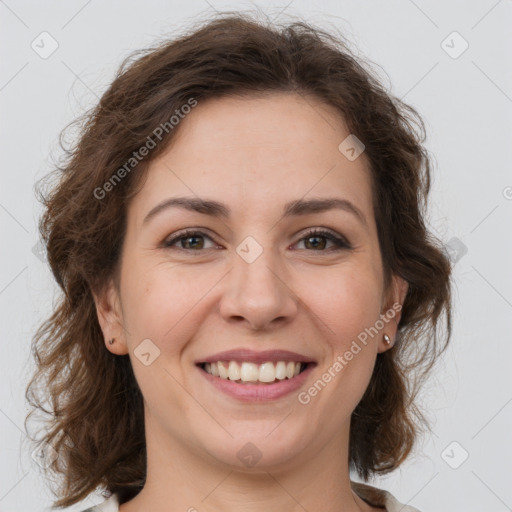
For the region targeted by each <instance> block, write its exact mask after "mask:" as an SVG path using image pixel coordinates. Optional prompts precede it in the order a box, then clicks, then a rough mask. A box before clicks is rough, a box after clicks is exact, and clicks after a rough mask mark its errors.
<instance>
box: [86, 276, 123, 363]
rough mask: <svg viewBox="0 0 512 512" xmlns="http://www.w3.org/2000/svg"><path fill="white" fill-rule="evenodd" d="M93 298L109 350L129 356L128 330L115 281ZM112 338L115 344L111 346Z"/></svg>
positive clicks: (110, 281) (111, 281)
mask: <svg viewBox="0 0 512 512" xmlns="http://www.w3.org/2000/svg"><path fill="white" fill-rule="evenodd" d="M93 298H94V303H95V306H96V314H97V316H98V322H99V324H100V327H101V330H102V332H103V338H104V340H105V345H106V347H107V349H108V350H109V351H110V352H112V353H113V354H117V355H125V354H128V344H127V343H126V329H125V327H124V321H123V311H122V308H121V302H120V299H119V291H118V290H117V288H116V286H115V284H114V282H113V280H112V279H111V280H109V282H108V284H107V285H106V286H105V287H104V288H103V290H102V291H101V292H100V293H99V295H96V294H95V293H93ZM112 338H114V342H113V343H112V345H111V344H110V343H109V340H110V339H112Z"/></svg>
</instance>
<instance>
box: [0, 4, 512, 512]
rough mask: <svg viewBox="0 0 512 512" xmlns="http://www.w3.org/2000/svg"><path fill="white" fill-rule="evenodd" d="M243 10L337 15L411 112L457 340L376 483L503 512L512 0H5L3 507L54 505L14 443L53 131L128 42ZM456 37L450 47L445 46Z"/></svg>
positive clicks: (46, 283)
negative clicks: (418, 416)
mask: <svg viewBox="0 0 512 512" xmlns="http://www.w3.org/2000/svg"><path fill="white" fill-rule="evenodd" d="M255 5H257V6H258V7H260V9H261V10H263V11H264V12H265V13H266V14H268V15H269V16H270V17H271V18H278V19H279V20H281V21H286V19H287V17H288V19H289V17H290V16H293V15H297V16H300V17H304V18H306V19H307V20H309V21H311V22H313V23H317V24H318V25H321V26H324V27H325V28H327V29H328V28H329V25H328V23H333V24H335V25H336V26H337V27H340V28H341V29H342V30H343V32H344V33H345V34H346V35H347V37H348V38H349V39H350V40H351V41H353V43H354V44H355V45H356V47H357V50H356V51H359V52H360V54H361V55H363V56H366V57H368V58H369V59H371V60H372V61H373V62H375V63H377V64H378V65H380V66H381V67H382V70H380V71H379V70H378V72H379V74H380V76H381V77H382V79H383V80H384V81H385V82H386V83H389V82H387V80H388V77H389V81H390V84H391V91H392V92H393V93H394V94H396V95H397V96H399V97H401V98H405V100H406V101H407V102H409V103H410V104H411V105H413V106H414V107H416V108H417V109H418V110H419V112H420V114H422V115H423V116H424V118H425V120H426V122H427V127H428V136H429V138H428V142H427V146H428V148H429V150H430V151H431V152H432V153H433V155H434V156H435V164H436V166H435V169H434V174H435V182H434V190H433V193H432V203H431V215H430V219H429V222H430V224H431V226H432V229H433V231H434V233H435V234H436V235H437V236H438V237H440V238H441V239H442V240H443V241H444V243H446V244H447V246H448V247H452V248H455V247H459V249H456V251H455V253H453V254H455V256H456V257H458V258H460V259H458V261H457V262H456V264H455V270H454V279H455V289H454V306H455V310H456V311H455V316H454V333H453V339H452V344H451V347H450V349H449V350H448V351H447V353H446V355H445V358H444V360H443V362H442V364H441V365H440V366H439V367H438V369H437V370H436V372H435V373H434V374H433V376H432V378H431V379H430V381H429V383H428V385H427V386H425V387H424V389H423V393H422V401H423V403H424V404H425V407H426V409H427V413H428V415H429V417H430V418H431V419H432V421H433V423H434V434H433V435H428V436H426V437H425V438H424V439H423V440H422V441H420V443H419V444H418V446H417V449H416V451H415V453H414V454H413V455H412V456H411V457H410V458H409V460H408V461H407V463H405V464H404V465H403V467H402V468H401V469H400V470H398V471H396V472H394V473H393V474H391V475H389V476H387V477H386V478H379V479H375V480H374V481H373V482H371V483H373V484H374V485H376V486H379V487H383V488H385V489H389V490H390V491H391V492H392V493H394V494H395V495H396V496H397V498H398V499H399V500H400V501H403V502H404V503H409V504H411V505H413V506H415V507H417V508H419V509H420V510H421V511H422V512H448V511H449V512H455V511H464V512H473V511H474V512H477V511H478V512H481V511H483V510H485V511H486V512H502V511H506V510H512V486H511V485H510V484H511V483H512V481H511V480H512V479H511V476H512V464H511V460H512V439H511V431H512V429H511V425H512V386H511V376H510V375H511V372H510V366H511V357H512V348H511V347H512V344H511V335H510V333H511V328H512V321H511V313H512V276H511V273H510V266H509V264H510V261H511V256H512V242H511V230H510V227H511V220H512V173H511V168H510V162H511V156H512V154H511V153H512V144H511V131H510V130H511V126H512V123H511V121H512V68H511V66H510V62H511V45H512V42H511V41H512V38H511V36H510V27H511V26H512V1H511V0H501V1H496V0H485V1H484V0H482V1H462V0H461V1H454V0H451V1H440V0H439V1H435V2H432V1H431V2H427V1H422V0H415V1H412V0H393V1H387V2H381V1H359V2H358V1H348V0H342V1H340V0H336V1H334V0H333V1H323V2H317V3H316V4H315V5H314V6H312V5H311V3H310V2H306V1H305V0H292V1H291V2H290V0H286V1H284V2H270V1H269V2H263V1H262V2H256V3H254V4H249V3H247V2H238V3H232V2H231V3H229V2H222V1H220V0H208V2H207V1H206V0H190V1H188V2H186V3H181V2H177V1H168V0H167V1H156V0H153V1H145V2H134V1H123V2H121V1H110V2H99V1H97V0H92V1H91V0H89V1H86V0H79V1H75V0H73V1H66V2H64V1H60V2H56V1H45V2H36V1H15V0H5V1H3V0H0V41H1V45H0V47H1V60H0V62H1V66H0V108H1V112H0V115H1V123H0V130H1V133H0V144H1V153H0V154H1V157H2V158H1V165H0V172H1V188H0V236H1V265H0V315H1V320H0V333H1V347H2V357H1V358H0V464H1V466H0V512H18V511H19V512H21V511H23V512H27V511H41V510H45V511H46V510H50V509H49V505H50V503H51V495H50V493H49V491H48V490H47V489H46V487H45V482H44V480H43V478H42V477H41V475H40V472H39V471H38V469H39V468H38V466H37V464H36V463H35V462H34V460H33V459H32V458H31V454H30V453H26V450H24V449H22V445H21V443H22V440H23V438H24V436H25V434H24V430H23V420H24V418H25V414H26V405H25V400H24V390H25V385H26V382H27V378H28V376H29V375H30V374H31V371H32V369H33V367H32V364H33V363H32V360H31V356H30V341H31V337H32V335H33V333H34V331H35V329H36V327H37V326H38V325H39V323H40V322H41V321H42V320H44V319H46V318H47V317H48V316H49V315H50V312H51V308H52V300H53V296H54V293H55V291H56V286H55V285H54V283H53V281H52V278H51V276H50V273H49V270H48V269H47V267H46V266H45V263H44V261H43V260H42V259H40V258H38V257H37V255H36V254H35V253H34V251H33V248H34V245H35V244H36V243H37V241H38V233H37V220H38V217H39V215H40V212H41V210H40V205H39V204H38V203H37V201H36V200H35V197H34V192H33V185H34V182H35V180H37V179H39V178H41V177H42V176H43V175H44V174H46V173H47V172H48V171H49V170H50V166H51V156H52V155H53V156H58V146H57V137H58V134H59V132H60V131H61V129H62V128H63V127H64V126H65V124H67V122H69V121H70V120H72V119H73V118H75V117H76V116H77V115H78V114H80V113H82V112H83V110H84V109H85V108H88V107H90V106H91V105H92V104H93V103H94V102H96V101H97V99H98V97H99V96H100V95H101V94H102V92H103V91H104V89H105V87H106V86H107V85H108V83H109V82H110V81H111V79H112V78H113V74H114V72H115V70H116V69H117V66H118V65H119V64H120V62H121V60H122V58H123V57H125V56H126V55H128V54H129V53H130V52H131V51H132V50H135V49H138V48H143V47H145V46H147V45H149V44H151V43H152V42H154V41H155V40H156V39H158V38H159V37H163V36H174V35H176V34H177V31H179V30H180V28H181V27H184V26H188V22H189V21H192V20H195V19H197V18H198V17H203V16H204V15H206V14H207V13H208V12H210V11H211V12H213V11H214V10H219V11H224V10H227V9H230V10H231V9H236V10H247V9H254V6H255ZM281 12H282V14H280V13H281ZM43 31H47V32H49V33H50V34H51V36H52V37H53V38H54V39H55V40H56V41H57V42H58V45H59V46H58V49H57V50H56V51H55V52H54V53H53V54H52V55H51V56H49V57H48V58H47V59H43V58H41V57H40V56H39V55H38V54H37V53H36V52H35V51H34V50H33V49H32V48H31V43H32V41H33V40H34V39H36V38H37V37H38V36H39V34H40V33H41V32H43ZM453 31H457V32H458V33H459V34H460V35H461V36H462V37H463V38H464V40H466V41H467V43H468V44H469V48H468V49H467V50H466V51H465V52H464V53H462V54H461V55H460V56H458V58H452V57H451V56H450V55H449V54H448V53H447V52H446V51H445V49H443V46H442V42H443V41H444V40H445V39H446V38H447V36H449V35H450V34H451V33H452V32H453ZM455 37H457V36H455ZM461 44H462V41H461V40H457V39H456V38H455V39H453V36H451V38H449V39H448V40H447V42H446V43H445V45H449V46H452V47H453V48H452V49H451V50H450V51H451V52H452V53H453V52H456V51H457V50H458V49H460V48H462V47H461ZM386 73H387V75H388V77H387V76H386ZM454 237H455V241H454ZM457 244H458V245H457ZM461 244H463V246H462V245H461ZM464 246H465V247H466V248H467V253H465V254H464V253H463V252H461V251H460V247H462V248H463V247H464ZM457 251H458V252H457ZM454 441H455V442H456V443H457V444H455V445H451V443H452V442H454ZM450 445H451V446H450ZM447 447H448V449H447V450H445V449H446V448H447ZM466 452H467V453H468V454H469V457H468V458H467V460H466V461H465V462H464V463H463V464H461V465H460V466H459V467H458V468H457V469H454V467H452V466H457V465H458V464H459V463H460V461H461V460H462V459H463V457H464V456H465V453H466ZM101 501H102V498H101V497H98V496H92V497H90V498H88V499H87V500H85V501H84V502H83V503H82V504H79V505H77V506H75V507H73V508H71V509H69V510H80V509H83V508H86V507H87V506H91V505H92V503H100V502H101ZM310 512H316V511H310Z"/></svg>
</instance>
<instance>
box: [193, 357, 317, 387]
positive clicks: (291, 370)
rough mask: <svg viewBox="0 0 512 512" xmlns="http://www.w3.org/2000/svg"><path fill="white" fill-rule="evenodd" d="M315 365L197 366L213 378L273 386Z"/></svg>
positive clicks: (228, 363) (225, 363) (235, 363)
mask: <svg viewBox="0 0 512 512" xmlns="http://www.w3.org/2000/svg"><path fill="white" fill-rule="evenodd" d="M315 365H316V363H314V362H305V361H275V362H273V361H266V362H264V363H262V364H257V363H253V362H249V361H243V362H240V361H212V362H207V363H206V362H205V363H197V364H196V366H198V367H199V368H200V369H201V370H203V372H205V373H207V374H209V375H211V376H212V377H217V378H219V379H222V380H229V381H231V382H236V383H237V384H244V385H250V384H252V385H271V384H274V383H276V382H279V381H284V380H291V379H294V378H295V377H297V376H298V375H300V374H302V373H303V372H305V371H306V370H307V369H308V368H312V367H313V366H315Z"/></svg>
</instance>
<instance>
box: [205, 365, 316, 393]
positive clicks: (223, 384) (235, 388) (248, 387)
mask: <svg viewBox="0 0 512 512" xmlns="http://www.w3.org/2000/svg"><path fill="white" fill-rule="evenodd" d="M315 366H316V364H312V363H309V364H308V366H307V368H306V369H305V370H304V371H303V372H302V373H299V375H297V376H296V377H293V378H291V379H283V380H279V381H277V382H274V383H272V384H238V383H236V382H235V381H232V380H229V379H221V378H220V377H214V376H213V375H211V374H210V373H208V372H206V371H205V370H203V369H202V368H200V367H198V368H199V371H200V372H201V374H202V375H203V376H204V377H205V379H206V380H208V382H210V383H211V384H213V385H214V386H215V387H216V388H217V389H219V390H220V391H222V392H224V393H226V394H227V395H229V396H231V397H233V398H237V399H239V400H242V401H244V402H265V401H268V400H275V399H277V398H281V397H283V396H286V395H289V394H290V393H293V392H294V391H297V390H298V389H299V388H300V387H301V386H302V385H303V384H304V382H305V381H306V379H307V378H308V376H309V374H310V373H311V371H312V370H313V368H314V367H315Z"/></svg>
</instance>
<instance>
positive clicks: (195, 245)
mask: <svg viewBox="0 0 512 512" xmlns="http://www.w3.org/2000/svg"><path fill="white" fill-rule="evenodd" d="M204 239H208V240H210V241H213V239H212V238H211V237H210V236H209V235H207V234H206V233H205V232H203V231H197V230H185V231H181V232H179V233H177V234H176V235H174V236H172V237H171V238H170V239H168V240H166V241H165V242H164V243H163V246H164V247H165V248H171V247H173V246H175V245H176V243H181V247H176V248H177V249H179V250H183V251H194V252H200V251H201V249H210V248H211V247H205V246H204ZM322 239H324V240H327V241H330V242H331V243H333V244H334V247H331V248H330V250H332V251H337V250H343V249H351V248H352V246H351V245H350V243H349V242H348V241H347V240H346V239H345V238H344V237H341V236H338V235H336V234H335V233H333V232H331V231H329V230H326V229H318V228H313V229H311V230H309V231H308V232H307V233H306V234H305V235H304V236H303V237H302V238H301V239H300V240H299V241H298V242H297V243H300V242H303V241H304V243H305V245H306V249H310V248H312V250H314V251H315V252H330V251H327V250H325V249H326V245H327V242H322ZM201 240H203V241H201ZM308 246H309V247H308Z"/></svg>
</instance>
